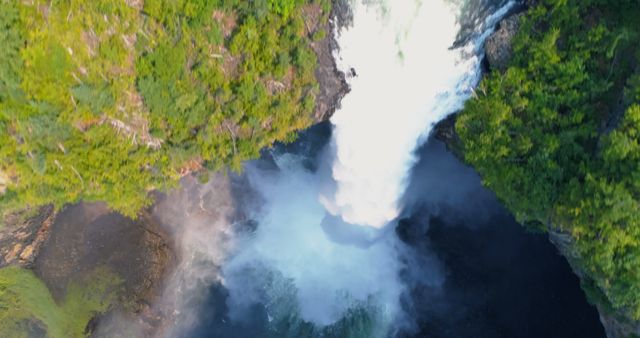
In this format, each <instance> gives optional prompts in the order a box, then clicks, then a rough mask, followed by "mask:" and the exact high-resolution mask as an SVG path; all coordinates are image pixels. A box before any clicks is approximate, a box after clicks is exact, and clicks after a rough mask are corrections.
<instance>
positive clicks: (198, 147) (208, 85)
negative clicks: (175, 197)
mask: <svg viewBox="0 0 640 338" xmlns="http://www.w3.org/2000/svg"><path fill="white" fill-rule="evenodd" d="M330 11H331V2H330V0H255V1H244V0H213V1H211V0H145V1H140V0H91V1H84V0H49V1H15V0H0V46H2V48H0V227H2V225H3V224H2V223H3V220H4V218H5V217H6V216H14V215H16V214H17V213H19V214H21V215H22V216H27V217H25V218H28V216H30V214H29V213H26V214H25V213H24V212H23V211H25V210H31V211H34V212H37V211H38V210H39V209H38V208H37V207H38V206H43V205H54V206H55V208H61V207H62V206H64V205H67V204H71V203H76V202H79V201H81V200H82V201H104V202H106V203H107V204H108V206H109V207H110V208H111V209H113V210H116V211H118V212H120V213H122V214H124V215H127V216H130V217H133V218H135V217H136V216H137V215H138V213H139V211H140V210H141V209H143V208H145V207H146V206H149V205H150V204H151V203H152V202H153V200H152V196H151V192H152V191H163V190H167V189H169V188H172V187H175V186H176V185H177V183H178V180H179V179H180V178H181V177H183V176H184V175H187V174H190V173H194V174H197V175H199V176H200V179H201V180H206V179H207V174H206V173H207V172H208V170H227V169H231V170H239V169H240V167H241V163H242V162H243V161H244V160H247V159H250V158H255V157H257V156H258V155H259V152H260V150H261V149H262V148H264V147H268V146H270V145H271V144H273V143H274V142H276V141H284V142H287V141H292V140H293V139H294V138H295V135H296V131H298V130H300V129H303V128H306V127H307V126H309V125H310V124H311V123H313V121H314V109H315V106H316V96H317V95H318V92H319V84H318V81H317V79H316V76H315V71H316V68H317V56H316V54H315V51H314V48H315V47H317V43H318V42H319V41H320V40H322V39H325V38H326V36H327V33H326V32H325V31H324V28H325V27H327V25H326V23H327V22H328V21H327V20H328V19H329V14H330ZM14 219H15V217H14ZM16 248H17V249H18V250H20V249H21V247H20V246H16V247H14V248H13V249H14V250H15V249H16ZM61 263H62V262H61ZM83 276H84V277H83V278H81V279H80V280H77V281H73V282H72V283H71V284H69V285H66V289H65V293H64V297H62V298H56V297H54V296H55V294H54V293H52V291H51V290H50V289H49V288H48V287H47V285H45V284H44V283H43V281H42V280H40V279H39V278H38V277H37V276H36V274H34V273H33V271H31V270H30V269H24V268H18V267H11V266H10V267H4V268H1V269H0V336H3V337H27V336H45V335H46V336H48V337H65V338H66V337H84V336H86V335H87V334H88V332H89V331H87V330H90V328H89V326H88V325H90V320H91V319H92V318H94V317H95V316H96V315H98V314H100V313H103V312H105V311H106V310H108V309H110V308H112V307H113V306H114V304H120V305H122V306H124V307H125V308H126V309H129V308H131V311H134V310H133V307H134V304H133V302H134V300H131V299H126V295H125V293H123V291H122V283H123V280H122V277H121V276H119V275H117V274H115V273H114V272H113V271H111V270H110V269H109V268H108V267H106V266H97V267H96V268H95V269H93V270H91V271H88V272H86V273H84V272H83Z"/></svg>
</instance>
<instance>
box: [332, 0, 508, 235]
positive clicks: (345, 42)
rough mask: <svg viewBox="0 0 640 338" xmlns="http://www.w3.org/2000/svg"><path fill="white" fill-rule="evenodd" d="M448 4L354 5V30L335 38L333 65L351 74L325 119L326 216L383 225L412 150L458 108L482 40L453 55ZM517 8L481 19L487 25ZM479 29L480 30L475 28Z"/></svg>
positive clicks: (474, 73)
mask: <svg viewBox="0 0 640 338" xmlns="http://www.w3.org/2000/svg"><path fill="white" fill-rule="evenodd" d="M456 3H457V4H454V3H452V2H450V1H446V0H427V1H417V0H393V1H383V2H379V3H375V4H371V3H370V2H367V3H364V2H363V1H356V2H355V3H353V6H352V8H353V26H352V27H348V28H347V29H345V30H342V31H340V32H339V36H338V43H339V46H340V51H339V55H338V58H337V59H338V64H339V67H340V68H341V69H342V70H343V71H344V72H345V73H347V74H348V73H349V72H350V70H351V68H353V69H354V70H355V73H356V74H357V75H356V76H355V77H352V78H351V79H350V80H349V83H350V86H351V92H350V93H349V94H348V95H347V96H346V97H345V98H344V99H343V100H342V108H341V109H340V110H339V111H337V112H336V114H335V115H334V116H333V118H332V119H331V122H332V123H333V125H334V131H333V140H332V143H333V145H334V146H335V158H334V162H333V167H332V174H333V179H334V180H335V181H336V183H337V185H336V188H335V191H331V192H330V193H329V194H327V195H324V196H322V197H321V200H322V203H323V204H324V205H325V207H326V208H327V210H328V211H329V212H330V213H331V214H333V215H335V216H340V217H342V219H343V220H344V221H345V222H347V223H351V224H359V225H368V226H373V227H383V226H384V225H386V224H388V223H389V222H390V221H392V220H394V219H395V218H396V217H397V216H398V214H399V212H400V211H401V209H402V205H399V198H400V197H401V195H402V193H403V192H404V190H405V187H406V179H407V174H408V172H409V170H410V169H411V167H412V165H413V164H414V163H415V161H416V159H415V157H414V155H413V151H414V149H416V147H417V146H419V145H420V143H422V141H423V139H424V138H425V136H427V135H428V134H429V132H430V131H431V128H432V127H433V125H434V124H435V123H437V122H438V121H440V120H441V119H443V118H444V117H446V116H447V115H448V114H451V113H453V112H455V111H457V110H459V109H461V108H462V105H463V103H464V101H465V100H466V99H467V98H469V96H470V95H471V93H472V90H473V88H474V87H475V85H476V84H477V82H478V79H479V74H480V56H479V55H478V54H479V53H478V49H479V48H481V46H482V43H483V41H484V39H485V38H486V37H487V35H488V32H487V33H486V34H478V36H477V37H476V39H475V40H473V41H471V43H470V44H468V45H467V46H464V47H462V48H457V49H452V48H451V47H452V45H453V43H454V42H455V40H456V35H457V33H458V32H459V30H460V27H459V25H458V23H457V16H458V15H459V14H460V11H461V8H460V7H461V5H460V2H459V1H457V2H456ZM513 5H514V2H513V1H512V2H510V3H508V4H507V5H505V6H504V7H502V8H501V9H500V10H499V11H497V12H496V13H495V14H494V15H492V16H491V17H489V18H488V19H487V22H485V25H483V26H488V27H492V26H493V25H495V22H496V19H498V18H500V17H502V16H503V15H504V14H505V13H506V11H507V10H508V9H509V8H511V7H512V6H513ZM478 28H480V29H483V28H484V27H478Z"/></svg>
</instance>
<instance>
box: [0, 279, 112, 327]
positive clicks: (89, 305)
mask: <svg viewBox="0 0 640 338" xmlns="http://www.w3.org/2000/svg"><path fill="white" fill-rule="evenodd" d="M120 283H121V280H120V279H119V278H118V277H117V276H115V275H113V274H112V273H110V272H109V271H108V270H106V269H102V268H98V269H96V270H95V271H94V272H93V273H91V274H90V275H89V276H88V277H87V279H86V280H83V281H78V282H77V283H74V284H71V285H69V286H68V288H67V293H66V296H65V298H64V300H63V301H62V302H61V303H60V304H57V303H56V302H55V301H54V299H53V297H52V296H51V294H50V293H49V290H48V289H47V287H46V286H45V285H44V283H42V281H40V280H39V279H38V278H37V277H36V276H35V275H34V274H33V272H31V271H29V270H25V269H21V268H18V267H6V268H2V269H0V336H2V337H11V338H14V337H16V338H17V337H33V336H43V335H44V333H46V336H47V337H51V338H58V337H60V338H73V337H85V336H86V333H85V328H86V326H87V323H88V322H89V320H90V319H91V318H92V317H93V316H95V315H96V314H98V313H103V312H105V311H106V310H107V309H108V308H109V306H110V305H111V303H112V302H113V301H114V300H115V299H116V297H117V291H118V286H119V285H120Z"/></svg>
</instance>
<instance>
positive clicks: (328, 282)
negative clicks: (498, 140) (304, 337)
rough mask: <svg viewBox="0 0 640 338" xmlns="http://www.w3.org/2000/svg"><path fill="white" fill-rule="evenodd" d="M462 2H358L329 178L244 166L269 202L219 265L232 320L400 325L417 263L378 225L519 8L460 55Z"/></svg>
mask: <svg viewBox="0 0 640 338" xmlns="http://www.w3.org/2000/svg"><path fill="white" fill-rule="evenodd" d="M362 1H364V0H362ZM457 3H458V4H457V5H452V4H450V3H449V2H447V1H446V0H424V1H422V2H421V1H417V0H394V1H389V2H388V3H387V2H384V3H375V4H371V3H369V4H364V3H362V2H360V0H359V1H358V2H356V3H354V4H353V26H352V27H348V28H347V29H345V30H342V31H341V32H340V35H339V41H338V42H339V45H340V48H341V49H340V54H339V64H340V67H342V69H343V70H345V72H346V73H349V71H348V70H349V69H351V67H353V68H354V69H355V71H356V73H357V76H355V77H352V78H351V79H350V84H351V88H352V91H351V93H350V94H348V95H347V97H345V99H344V100H343V102H342V109H341V110H340V111H338V112H337V113H336V114H335V116H334V118H333V119H332V122H333V124H334V131H333V134H332V137H333V138H332V141H331V142H332V147H333V148H332V150H333V153H331V154H330V155H333V156H334V157H330V159H331V160H332V164H331V168H330V170H329V172H328V173H326V174H328V176H330V177H325V176H323V174H325V173H324V172H323V171H322V170H320V171H319V172H318V173H312V172H309V171H307V170H305V169H304V168H303V167H302V166H301V165H300V159H296V158H295V156H292V155H284V156H280V157H276V158H275V160H276V162H277V163H276V165H277V167H278V169H277V170H275V171H273V170H264V169H261V168H259V166H252V165H249V166H248V167H247V177H248V180H249V182H250V184H251V186H252V187H253V188H254V189H255V190H256V191H257V192H258V193H259V195H261V196H262V197H263V199H264V204H263V205H262V206H261V208H260V209H259V210H258V209H256V210H255V211H251V210H249V211H247V213H248V214H250V217H251V218H253V219H255V220H257V222H258V225H257V229H256V230H255V231H254V232H251V233H246V234H244V236H241V238H238V239H237V242H236V244H237V246H238V250H237V251H236V252H234V253H233V254H232V257H230V258H229V259H228V260H227V261H226V262H225V263H224V265H223V267H222V272H223V283H224V285H225V287H226V288H227V289H228V290H229V298H228V300H227V305H228V306H229V309H230V315H231V317H232V318H233V319H242V318H246V317H247V316H248V315H247V314H248V313H250V312H251V309H252V308H253V307H254V306H255V305H256V304H261V306H262V307H263V309H264V311H266V313H267V317H268V321H269V322H270V323H273V324H272V325H273V327H280V326H282V325H286V326H287V327H289V328H290V332H298V331H296V330H300V332H308V330H320V331H313V332H315V335H318V336H326V335H331V334H330V333H328V332H334V333H333V334H334V335H335V332H342V331H340V330H342V329H343V328H342V327H341V325H342V324H341V321H342V320H343V319H345V318H346V319H345V320H344V322H345V323H347V324H344V325H347V326H348V325H349V324H348V323H353V322H354V320H353V318H356V317H358V316H359V315H358V311H360V310H362V311H364V312H365V313H366V315H364V316H363V318H364V320H363V321H362V322H361V323H363V324H362V325H353V324H351V326H353V327H356V328H357V327H360V326H361V327H367V328H368V329H367V330H364V331H359V333H358V335H359V336H363V337H376V336H379V337H384V336H388V335H389V334H390V332H391V331H392V330H393V328H392V326H393V325H399V324H398V322H397V321H398V319H399V318H401V317H402V309H403V306H402V304H401V301H400V298H401V295H402V294H403V292H404V291H405V287H406V285H405V283H404V282H403V280H402V279H401V278H400V272H401V270H402V269H403V266H404V265H403V264H405V263H406V261H410V260H411V259H412V258H413V257H407V256H406V255H405V254H406V252H404V250H405V247H404V246H403V244H402V243H401V242H400V241H399V239H398V238H397V236H395V233H394V232H393V231H385V230H393V229H390V228H386V229H385V230H382V231H378V230H377V229H375V228H381V227H384V226H385V225H386V224H388V223H390V222H391V221H393V220H394V219H395V218H396V217H397V216H398V215H399V213H400V211H401V209H402V205H400V202H399V199H400V198H401V196H402V194H403V192H404V190H405V188H406V180H407V177H408V173H409V171H410V169H411V166H412V165H413V164H414V163H415V161H416V159H415V156H414V154H413V151H414V149H416V147H417V146H419V145H420V144H421V143H422V142H423V141H424V139H425V138H426V136H427V135H428V133H429V132H430V130H431V128H432V126H433V124H435V123H436V122H437V121H439V120H440V119H442V118H444V117H445V116H446V115H448V114H450V113H452V112H454V111H456V110H458V109H460V108H461V107H462V104H463V103H464V101H465V100H466V99H467V98H468V97H469V96H470V95H471V93H472V90H473V87H474V86H475V85H476V84H477V81H478V79H479V74H480V57H479V54H480V48H481V47H480V46H481V45H482V43H483V41H484V39H485V38H486V36H488V31H487V30H486V28H487V27H493V26H494V25H495V23H496V21H497V19H499V18H500V17H501V16H502V15H503V14H504V13H505V12H506V10H507V8H509V7H510V6H512V5H513V3H510V4H508V5H507V6H505V7H503V8H502V9H501V10H500V11H498V12H497V13H496V14H494V15H493V16H491V17H490V18H489V19H487V22H485V23H484V24H480V25H479V26H480V27H478V31H477V32H476V35H475V36H472V37H471V38H470V39H469V40H468V41H471V42H469V43H468V44H467V45H464V46H462V47H461V48H452V45H453V44H454V43H455V41H456V38H457V34H458V32H459V31H460V27H459V25H458V22H457V16H458V15H459V14H460V11H461V10H462V9H461V7H460V4H459V1H458V2H457ZM327 181H329V184H328V187H329V188H328V187H327V186H326V185H325V184H326V183H327ZM327 189H329V191H326V190H327ZM347 223H348V224H347ZM354 224H357V225H366V226H363V227H360V226H354ZM344 229H346V230H344ZM402 258H404V260H403V259H402ZM424 269H425V271H428V273H427V272H425V273H424V275H425V276H422V277H421V278H422V279H423V281H421V282H420V283H423V284H425V285H426V284H429V283H432V284H435V285H438V284H439V283H442V279H441V277H440V276H438V273H436V270H437V268H436V267H435V264H434V266H430V267H429V266H425V267H424ZM362 311H361V312H362ZM361 312H360V313H361ZM283 323H284V324H283ZM364 323H366V324H364ZM372 323H373V324H372ZM294 327H295V328H296V329H295V330H294V329H292V328H294ZM302 327H304V328H302ZM309 327H312V329H309ZM335 327H340V329H336V330H338V331H326V332H325V331H321V330H324V329H325V328H326V329H327V330H333V329H335ZM274 330H276V329H274ZM274 332H275V331H274ZM278 332H279V331H278ZM346 336H350V337H354V336H357V335H351V334H349V335H346Z"/></svg>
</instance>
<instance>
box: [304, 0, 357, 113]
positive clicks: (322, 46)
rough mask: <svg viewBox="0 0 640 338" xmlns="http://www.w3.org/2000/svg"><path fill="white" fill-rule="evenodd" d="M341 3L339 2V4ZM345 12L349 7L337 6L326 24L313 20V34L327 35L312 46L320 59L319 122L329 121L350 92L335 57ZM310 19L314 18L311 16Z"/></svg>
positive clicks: (316, 110) (318, 75)
mask: <svg viewBox="0 0 640 338" xmlns="http://www.w3.org/2000/svg"><path fill="white" fill-rule="evenodd" d="M340 2H341V1H338V2H337V3H340ZM311 11H312V10H311ZM311 11H310V12H311ZM345 11H348V6H338V5H337V4H336V5H335V6H334V7H333V10H332V13H331V16H330V18H331V19H330V20H328V21H327V22H326V23H325V24H318V23H316V24H313V20H311V22H312V24H311V26H312V28H311V30H312V31H313V32H320V31H322V32H324V33H325V34H326V37H325V38H323V39H321V40H319V41H315V42H313V44H312V45H311V47H312V48H313V50H314V51H315V53H316V56H317V57H318V67H317V68H316V79H317V80H318V84H319V85H320V93H319V94H318V96H317V97H316V108H315V112H314V115H315V116H314V117H315V120H316V121H318V122H321V121H326V120H328V119H329V118H330V117H331V115H333V113H334V112H335V111H336V109H338V108H339V107H340V101H341V100H342V98H343V97H344V96H345V95H346V94H347V93H348V92H349V85H348V84H347V81H346V80H345V75H344V73H342V72H341V71H340V70H339V69H338V66H337V65H336V60H335V58H334V57H333V53H334V51H336V50H337V49H338V43H337V41H336V39H335V36H334V31H335V26H336V25H338V26H340V25H341V23H342V22H343V21H344V19H343V17H344V16H345V15H346V14H345ZM316 16H317V15H316ZM309 17H311V18H313V17H314V16H313V15H309ZM318 19H319V18H317V17H316V18H315V20H316V22H318V21H319V20H318ZM310 33H311V32H310Z"/></svg>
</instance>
